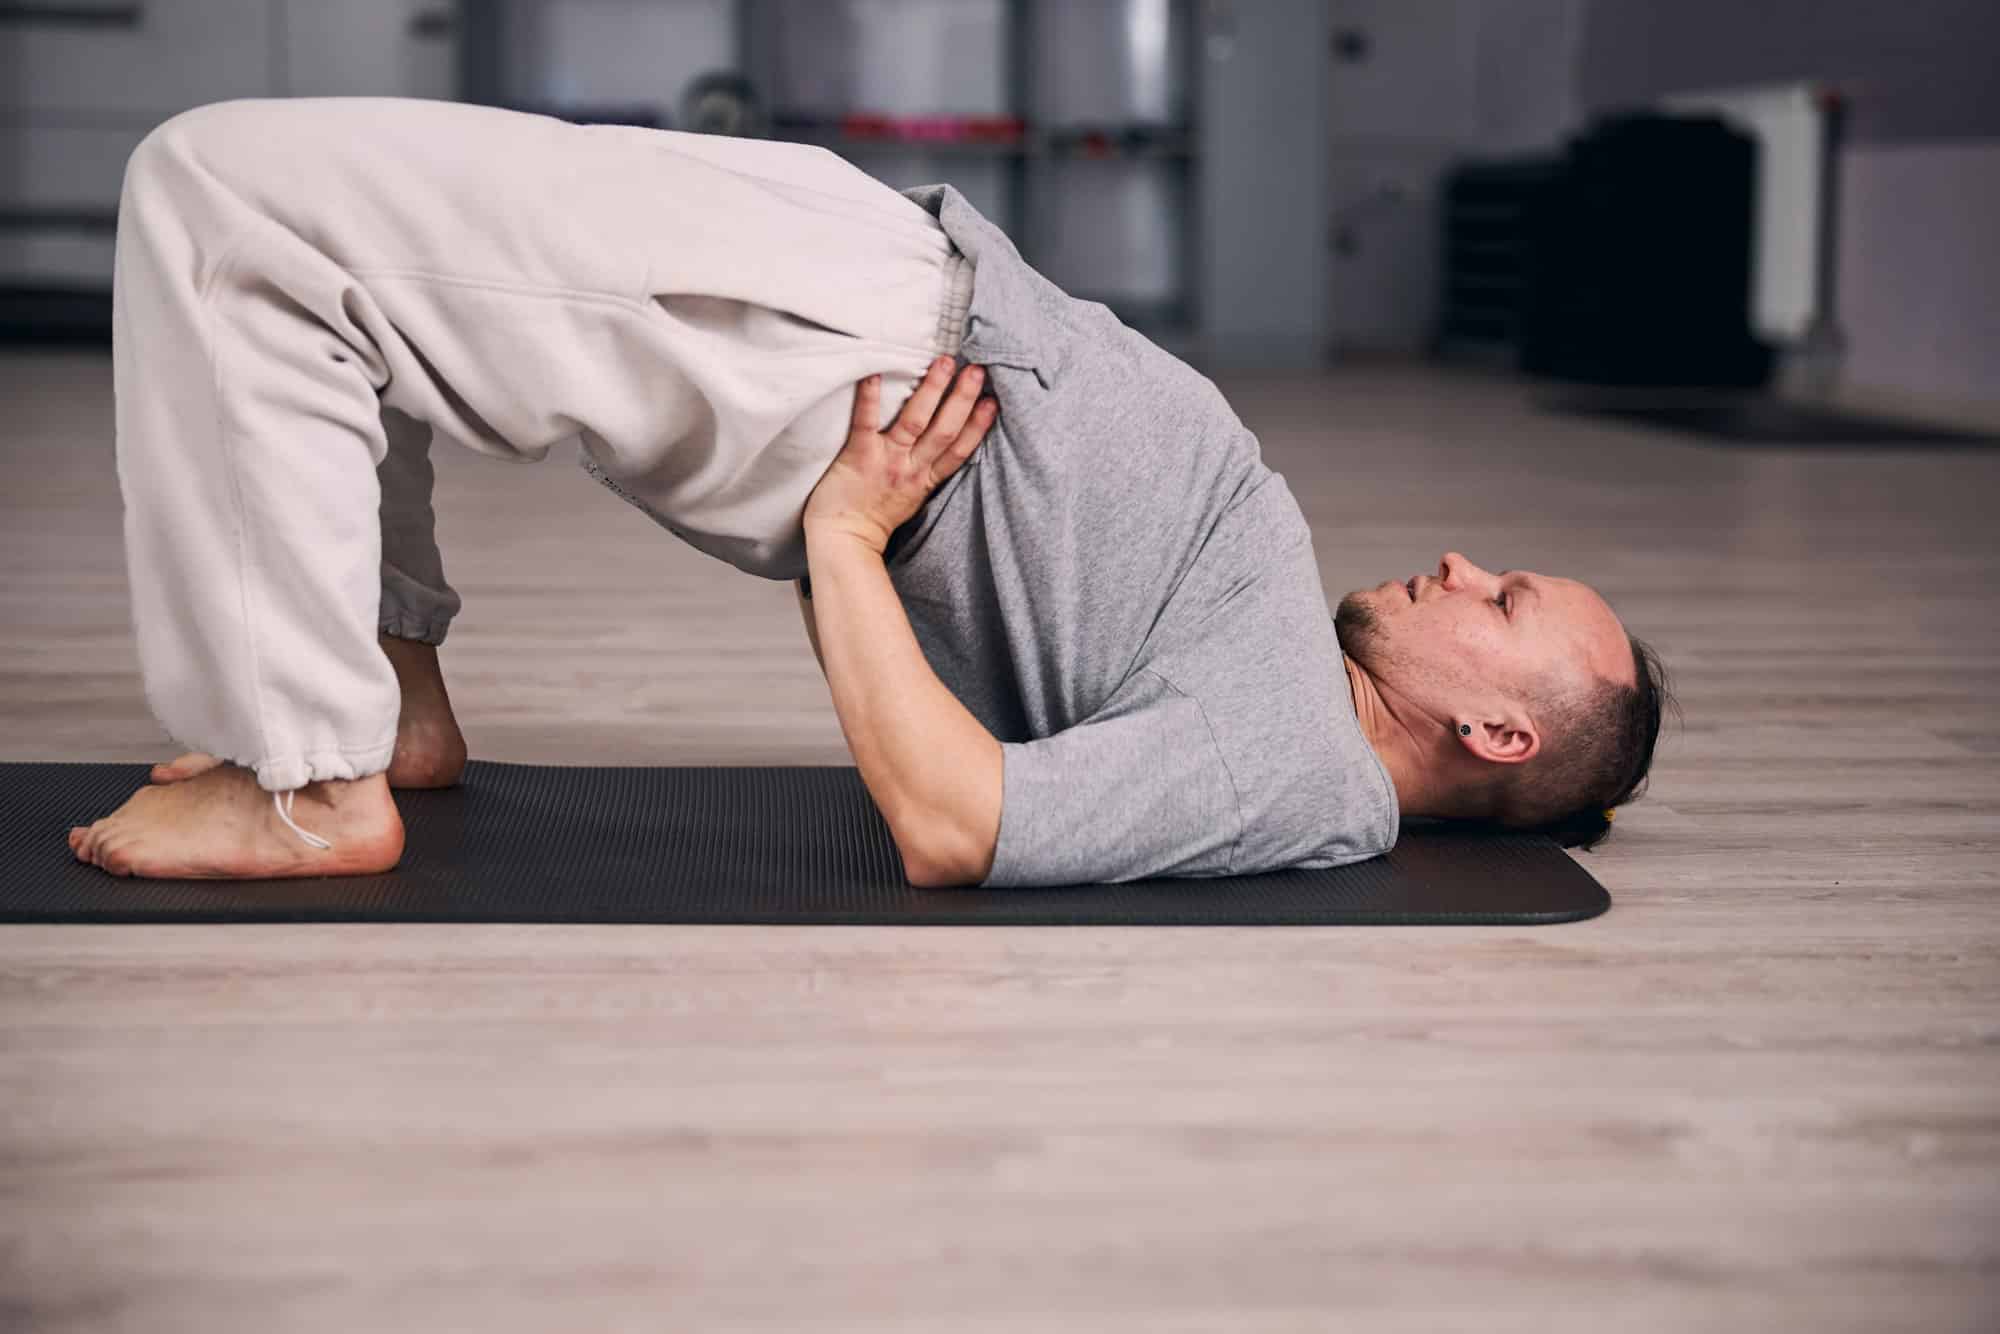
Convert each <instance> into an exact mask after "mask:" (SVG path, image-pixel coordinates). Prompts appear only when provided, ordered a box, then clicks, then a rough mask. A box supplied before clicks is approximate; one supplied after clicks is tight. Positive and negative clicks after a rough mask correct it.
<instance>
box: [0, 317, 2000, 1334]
mask: <svg viewBox="0 0 2000 1334" xmlns="http://www.w3.org/2000/svg"><path fill="white" fill-rule="evenodd" d="M1222 384H1223V388H1224V389H1225V391H1226V392H1227V393H1228V394H1229V396H1230V398H1231V400H1232V401H1233V402H1234V403H1235V404H1236V405H1237V407H1238V409H1239V411H1240V412H1241V413H1242V414H1243V416H1244V418H1245V420H1246V421H1247V422H1248V423H1249V424H1250V425H1251V426H1252V428H1253V429H1255V430H1257V431H1258V433H1259V435H1260V437H1261V438H1262V440H1263V442H1264V446H1265V450H1266V454H1267V457H1268V458H1269V459H1270V461H1271V462H1272V463H1273V465H1274V466H1276V467H1278V468H1279V469H1281V470H1282V471H1284V472H1285V473H1286V475H1287V476H1288V478H1289V479H1290V481H1291V483H1292V486H1293V489H1294V490H1295V491H1296V492H1297V493H1298V495H1299V497H1300V499H1301V502H1302V503H1303V504H1304V506H1305V508H1306V510H1307V513H1308V516H1309V517H1310V518H1311V519H1312V520H1313V522H1314V526H1315V530H1316V539H1317V545H1318V550H1319V554H1320V558H1321V562H1322V570H1323V574H1324V576H1325V579H1326V584H1327V589H1328V592H1329V594H1330V595H1332V596H1338V594H1339V593H1340V592H1341V591H1343V590H1345V589H1346V588H1348V587H1350V586H1354V585H1357V584H1371V583H1375V582H1377V581H1379V580H1381V579H1384V578H1388V577H1391V576H1399V577H1400V576H1403V575H1407V574H1409V573H1411V572H1413V571H1415V570H1419V569H1425V568H1429V567H1430V565H1431V564H1432V563H1433V562H1434V561H1435V560H1436V558H1437V555H1438V553H1439V552H1440V551H1442V550H1443V549H1445V548H1446V547H1456V548H1458V549H1461V550H1464V551H1465V552H1467V553H1468V554H1470V555H1472V556H1473V557H1474V558H1475V559H1479V560H1481V561H1483V562H1486V563H1489V564H1492V563H1494V562H1498V563H1499V564H1500V565H1510V566H1517V567H1528V568H1541V569H1547V570H1552V571H1556V572H1561V573H1571V574H1576V575H1579V576H1582V577H1585V578H1588V579H1590V580H1591V581H1592V582H1594V583H1595V584H1597V586H1599V587H1600V588H1601V589H1603V590H1604V591H1605V592H1606V594H1607V595H1608V596H1609V597H1610V598H1611V599H1612V601H1613V603H1614V605H1616V606H1617V607H1618V608H1619V609H1620V611H1621V612H1622V613H1623V614H1624V615H1625V616H1626V619H1627V620H1628V622H1629V623H1630V624H1631V625H1632V626H1633V627H1634V628H1635V629H1636V630H1638V631H1639V632H1640V633H1641V634H1643V635H1646V636H1648V637H1650V638H1652V639H1653V640H1654V641H1655V642H1656V643H1657V644H1658V646H1659V647H1660V648H1661V649H1662V651H1663V652H1664V653H1665V655H1666V657H1667V660H1668V662H1669V665H1670V667H1671V668H1672V669H1674V671H1675V674H1676V678H1677V684H1678V688H1679V691H1680V696H1681V699H1682V701H1683V704H1684V706H1685V710H1686V725H1685V727H1684V728H1680V727H1675V728H1673V729H1671V731H1670V734H1669V736H1668V738H1667V739H1666V741H1665V742H1664V743H1663V746H1662V749H1661V752H1660V757H1659V762H1658V764H1657V766H1656V783H1655V790H1654V792H1653V794H1652V796H1651V797H1649V798H1648V799H1647V800H1645V801H1644V802H1642V803H1640V804H1639V805H1637V806H1635V807H1632V808H1630V809H1629V811H1628V812H1627V813H1626V814H1624V815H1622V816H1621V818H1620V819H1619V821H1618V826H1617V833H1616V834H1615V835H1614V836H1613V838H1612V840H1611V841H1610V842H1609V843H1607V844H1606V845H1605V846H1604V847H1602V848H1601V849H1600V850H1599V851H1598V852H1597V853H1595V854H1592V855H1591V856H1589V857H1588V858H1587V861H1586V864H1587V865H1588V866H1589V867H1590V869H1591V870H1592V871H1593V872H1594V873H1595V874H1596V875H1597V876H1598V878H1599V879H1601V880H1602V881H1603V882H1604V883H1605V885H1606V886H1607V887H1608V888H1609V889H1610V890H1611V892H1612V894H1613V896H1614V898H1615V899H1616V907H1615V908H1614V909H1613V910H1612V912H1611V913H1610V914H1608V915H1607V916H1605V917H1603V918H1600V919H1598V920H1595V921H1592V922H1587V923H1582V924H1578V925H1573V926H1565V927H1559V928H1549V929H1538V930H1520V929H1498V928H1492V929H1489V928H1456V929H1434V930H1423V929H1401V928H1391V929H1296V930H1295V929H1157V930H1145V929H1141V930H1134V929H1068V930H1050V929H954V930H937V929H914V928H913V929H889V928H799V929H769V928H744V927H694V928H688V927H578V926H560V927H498V926H496V927H482V928H464V927H434V926H395V925H382V926H366V925H343V926H201V927H173V928H163V929H144V928H132V927H125V928H105V927H98V928H54V927H32V928H8V929H0V1329H6V1330H15V1329H21V1330H36V1331H62V1332H63V1334H69V1332H71V1331H79V1332H80V1331H120V1332H123V1331H132V1332H133V1334H138V1332H139V1331H145V1332H146V1334H157V1332H159V1331H204V1332H207V1331H215V1330H225V1329H245V1330H249V1329H255V1330H259V1331H274V1332H275V1331H315V1332H316V1331H334V1330H342V1331H345V1330H371V1331H385V1330H406V1329H407V1330H419V1329H421V1330H439V1329H465V1330H475V1329H476V1330H480V1331H496V1332H498V1331H515V1330H541V1329H579V1330H581V1329H590V1330H623V1329H631V1330H638V1329H649V1330H650V1329H660V1328H672V1329H704V1330H728V1331H759V1332H762V1331H773V1332H775V1331H792V1330H812V1331H864V1330H865V1331H929V1330H947V1329H948V1330H965V1331H999V1330H1038V1331H1039V1330H1079V1331H1146V1332H1147V1334H1159V1332H1160V1331H1179V1330H1227V1331H1306V1330H1314V1331H1317V1330H1325V1329H1330V1328H1338V1327H1345V1328H1355V1329H1368V1330H1379V1331H1404V1330H1407V1331H1429V1330H1437V1329H1454V1328H1464V1329H1471V1328H1477V1329H1480V1330H1484V1331H1503V1330H1522V1331H1528V1330H1534V1331H1546V1330H1603V1329H1616V1330H1620V1331H1641V1330H1643V1331H1652V1330H1659V1331H1686V1330H1738V1329H1741V1330H1753V1329H1754V1330H1774V1329H1786V1330H1790V1329H1798V1330H1816V1331H1817V1330H1854V1331H1871V1332H1873V1331H1883V1330H1906V1329H1907V1330H1926V1331H1929V1330H1966V1331H1973V1330H1990V1329H1993V1328H1995V1327H2000V897H1996V890H1997V889H2000V885H1997V884H1996V882H1997V881H2000V872H1996V866H2000V856H1996V853H2000V824H1996V801H1997V800H2000V711H1996V709H1995V707H1994V704H1993V700H1994V697H1995V694H1996V690H2000V668H1996V665H1995V660H1996V650H2000V616H1996V610H1995V608H1996V603H1995V594H1994V590H1995V587H1996V581H2000V546H1996V543H1995V540H1994V535H1993V523H1992V516H1993V514H1994V512H1995V502H1996V500H2000V452H1991V453H1981V452H1928V453H1895V454H1887V453H1876V452H1857V451H1851V450H1847V451H1758V450H1749V449H1742V448H1727V447H1715V446H1708V445H1703V444H1699V443H1693V442H1688V441H1683V440H1680V439H1678V438H1676V437H1673V436H1669V435H1658V434H1653V433H1649V432H1646V431H1643V430H1641V429H1638V428H1634V427H1619V426H1612V425H1607V424H1604V423H1600V422H1587V421H1583V420H1579V419H1568V418H1561V417H1553V416H1547V415H1544V414H1541V413H1538V412H1536V411H1535V410H1534V409H1533V406H1532V403H1533V400H1534V398H1535V397H1536V391H1535V390H1533V389H1531V388H1528V387H1524V386H1521V385H1518V384H1515V383H1512V382H1509V381H1507V380H1504V379H1497V378H1488V377H1481V376H1472V375H1447V374H1441V373H1438V372H1435V371H1426V370H1420V369H1406V368H1398V367H1393V366H1364V367H1358V368H1353V369H1346V370H1338V371H1334V372H1330V373H1327V374H1323V375H1309V376H1286V377H1255V376H1236V377H1226V378H1224V379H1223V380H1222ZM0 402H4V403H5V404H6V417H5V420H4V424H0V461H4V464H5V468H6V477H7V483H6V491H5V496H4V500H0V518H4V527H0V624H4V627H5V632H6V633H5V637H4V642H0V758H5V759H9V760H28V759H67V760H149V759H155V758H161V757H165V756H167V755H169V754H171V753H172V746H171V744H170V742H169V741H168V739H167V738H165V737H164V736H163V735H162V734H161V733H160V731H159V730H158V728H157V727H156V726H155V725H154V723H153V722H152V720H151V718H150V716H149V715H148V713H147V711H146V707H145V703H144V698H143V695H142V693H141V689H140V685H139V681H138V677H137V673H136V662H135V658H134V654H133V648H132V641H131V635H130V630H129V622H128V613H127V608H126V602H125V596H126V594H125V580H124V571H123V565H122V555H121V551H120V540H119V499H118V494H117V487H116V480H115V475H114V472H113V466H112V449H111V386H110V375H109V367H108V363H107V362H106V361H105V360H104V359H103V358H101V357H98V356H94V355H90V354H74V355H71V354H65V355H49V354H41V355H26V354H10V355H7V356H4V357H0ZM1079 447H1087V446H1086V445H1084V444H1083V443H1082V442H1080V445H1079ZM438 463H439V471H440V482H439V509H440V511H441V515H442V518H441V528H442V535H443V541H444V548H445V552H446V559H447V566H448V569H449V570H450V572H451V574H452V576H453V578H454V580H455V581H456V582H457V583H458V585H459V586H460V589H461V591H462V592H463V593H464V595H465V600H466V610H465V614H464V616H463V618H462V620H461V621H460V623H459V625H458V626H457V627H456V628H455V629H454V630H453V633H452V636H451V639H450V641H449V642H448V643H447V645H446V646H445V649H444V653H443V659H444V663H445V669H446V673H447V677H448V679H449V681H450V684H451V687H452V690H453V693H454V697H455V699H456V701H457V704H458V709H459V712H460V716H461V718H462V720H463V722H464V724H465V727H466V731H467V733H468V736H469V738H470V740H471V743H472V748H473V753H474V754H475V755H476V756H481V757H485V758H489V759H498V760H517V761H546V762H573V763H603V764H698V763H752V764H774V763H799V764H823V763H844V762H846V760H847V756H846V751H845V749H844V747H843V745H842V742H841V737H840V732H839V728H838V725H837V723H836V721H835V719H834V716H833V713H832V710H831V707H830V705H829V703H828V700H827V697H826V692H825V687H824V684H823V683H822V681H821V680H820V677H819V675H818V672H817V669H816V668H815V667H814V665H813V662H812V659H811V656H810V653H809V652H808V651H807V649H806V647H805V643H804V639H803V636H802V634H801V632H800V629H799V626H798V622H797V617H796V613H795V612H794V609H793V606H792V602H791V596H790V593H789V590H788V589H787V588H784V587H779V586H774V585H769V584H764V583H760V582H758V581H754V580H750V579H746V578H744V577H743V576H740V575H738V574H736V573H734V572H733V571H731V570H729V569H728V568H727V567H725V566H723V565H721V564H719V563H717V562H714V561H712V560H709V559H708V558H706V557H704V556H701V555H700V554H698V553H696V552H693V551H692V550H690V549H687V548H685V547H682V546H680V545H679V544H677V543H676V542H674V541H673V540H672V539H671V538H670V537H669V536H668V535H667V534H665V533H663V532H661V531H659V530H657V529H655V528H654V527H653V526H652V525H651V524H650V523H649V522H648V521H647V520H646V519H645V518H644V516H642V515H640V514H639V513H637V512H636V511H633V510H630V509H627V508H626V507H624V506H623V505H621V504H620V503H619V502H618V501H617V500H616V499H615V498H613V497H611V496H610V495H608V494H606V493H604V492H602V491H601V490H600V488H598V487H597V486H595V485H594V484H592V483H591V482H589V481H588V479H586V478H585V477H583V476H582V474H581V473H580V472H578V471H576V470H575V469H574V468H572V467H570V466H568V460H567V459H560V460H556V459H552V460H551V461H550V462H549V463H547V464H545V465H542V466H540V467H508V466H505V465H501V464H497V463H494V462H492V461H489V460H486V459H483V458H478V457H475V456H472V455H469V454H465V453H462V452H458V451H453V450H450V449H448V448H447V449H442V450H440V452H439V457H438ZM87 814H92V813H88V812H79V815H80V816H81V815H87ZM59 836H60V835H59V834H53V835H52V837H59Z"/></svg>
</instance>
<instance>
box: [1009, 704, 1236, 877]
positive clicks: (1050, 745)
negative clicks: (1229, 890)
mask: <svg viewBox="0 0 2000 1334" xmlns="http://www.w3.org/2000/svg"><path fill="white" fill-rule="evenodd" d="M1001 751H1002V764H1003V782H1002V799H1001V805H1002V809H1001V812H1000V824H999V829H998V836H997V838H996V842H995V848H994V855H993V860H992V863H991V864H990V866H989V867H988V870H987V875H986V877H985V880H986V882H988V883H990V884H992V885H996V886H1000V885H1023V886H1025V885H1074V884H1106V883H1116V882H1118V881H1123V880H1138V879H1143V878H1146V877H1150V876H1214V875H1225V874H1227V873H1228V872H1229V870H1230V865H1231V861H1232V859H1233V858H1234V855H1235V852H1236V846H1237V843H1238V841H1239V839H1240V837H1241V834H1242V828H1243V821H1242V809H1241V805H1240V803H1239V801H1238V798H1237V792H1236V785H1235V781H1234V779H1232V778H1231V776H1230V774H1229V769H1228V766H1227V764H1226V763H1225V762H1224V760H1223V756H1222V752H1221V750H1220V748H1219V747H1218V746H1217V744H1216V741H1215V736H1214V733H1213V732H1212V731H1211V729H1210V727H1209V723H1208V718H1207V715H1206V714H1205V713H1204V712H1203V710H1202V706H1201V704H1200V702H1199V701H1198V700H1196V699H1194V698H1193V697H1191V696H1187V695H1183V694H1181V693H1180V692H1178V691H1176V690H1174V689H1173V687H1172V686H1170V685H1168V684H1167V683H1166V681H1165V680H1164V679H1162V678H1159V677H1157V676H1153V675H1152V674H1151V673H1150V672H1142V673H1140V674H1139V676H1138V677H1137V678H1135V679H1134V681H1132V682H1129V683H1128V684H1127V685H1126V686H1124V687H1121V688H1120V690H1119V692H1118V693H1117V694H1116V695H1114V696H1113V697H1112V701H1111V702H1110V703H1109V704H1107V706H1106V707H1105V708H1103V709H1100V710H1099V711H1098V712H1097V713H1096V714H1094V715H1092V716H1091V717H1090V718H1087V719H1085V720H1084V721H1083V722H1081V723H1078V724H1077V725H1076V726H1074V727H1071V728H1069V729H1067V730H1065V731H1062V732H1058V733H1056V734H1055V735H1054V736H1049V737H1043V738H1041V739H1039V740H1035V741H1027V742H1020V743H1013V744H1008V745H1004V746H1002V747H1001Z"/></svg>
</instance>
